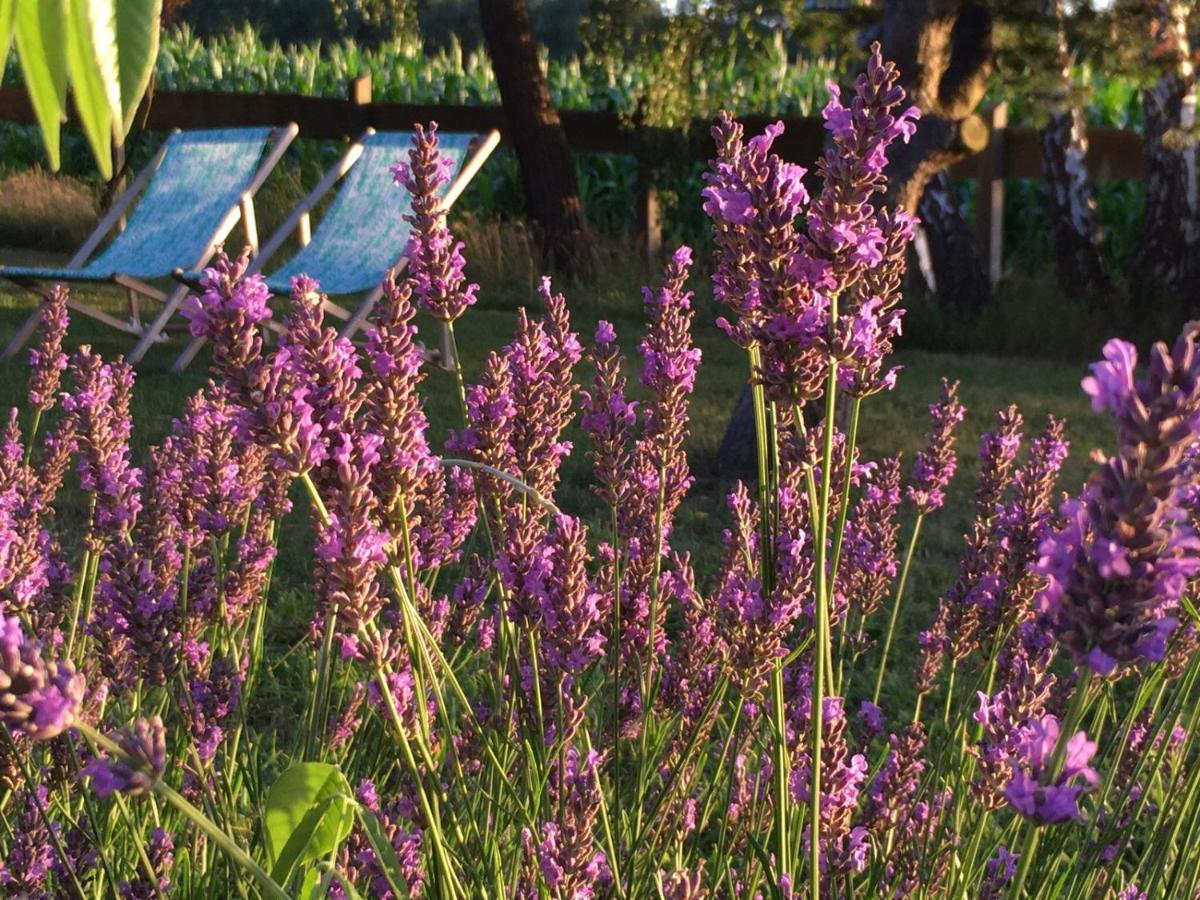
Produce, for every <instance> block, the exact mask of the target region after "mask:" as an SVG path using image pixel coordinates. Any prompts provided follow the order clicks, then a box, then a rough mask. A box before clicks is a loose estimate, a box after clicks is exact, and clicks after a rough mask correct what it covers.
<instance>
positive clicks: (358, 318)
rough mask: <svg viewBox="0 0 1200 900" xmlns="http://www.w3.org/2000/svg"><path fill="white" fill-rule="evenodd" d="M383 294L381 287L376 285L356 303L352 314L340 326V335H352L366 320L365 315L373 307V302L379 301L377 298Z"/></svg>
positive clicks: (366, 315) (368, 313) (367, 314)
mask: <svg viewBox="0 0 1200 900" xmlns="http://www.w3.org/2000/svg"><path fill="white" fill-rule="evenodd" d="M382 296H383V288H382V287H377V288H375V289H374V290H372V291H371V293H369V294H367V296H365V297H364V298H363V301H362V303H360V304H358V309H356V310H354V315H352V316H351V317H350V320H349V321H348V322H347V323H346V324H345V325H344V326H343V327H342V337H347V338H350V337H354V334H355V332H357V331H358V330H359V329H360V328H362V327H363V324H364V323H365V322H366V321H367V317H368V316H369V315H371V312H372V311H373V310H374V309H375V304H376V303H378V302H379V298H380V297H382Z"/></svg>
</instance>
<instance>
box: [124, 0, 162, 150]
mask: <svg viewBox="0 0 1200 900" xmlns="http://www.w3.org/2000/svg"><path fill="white" fill-rule="evenodd" d="M161 18H162V0H119V2H118V3H117V52H118V55H117V59H118V62H119V63H120V78H121V136H122V137H124V136H125V135H127V134H129V129H130V127H131V126H132V125H133V117H134V116H135V115H136V114H137V108H138V104H139V103H141V102H142V95H143V94H145V93H146V87H147V86H148V85H149V84H150V76H151V74H153V72H154V60H155V59H156V58H157V56H158V34H159V22H160V20H161Z"/></svg>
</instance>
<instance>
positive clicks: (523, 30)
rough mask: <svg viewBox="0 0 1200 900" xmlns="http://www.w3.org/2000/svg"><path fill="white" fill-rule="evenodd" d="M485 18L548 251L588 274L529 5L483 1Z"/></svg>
mask: <svg viewBox="0 0 1200 900" xmlns="http://www.w3.org/2000/svg"><path fill="white" fill-rule="evenodd" d="M479 16H480V21H481V24H482V26H483V35H484V40H485V41H486V43H487V49H488V54H489V55H490V56H491V58H492V68H493V70H494V71H495V73H496V84H497V86H498V87H499V88H500V99H501V104H502V105H503V107H504V117H505V120H506V121H507V123H508V126H509V131H510V135H509V136H510V137H511V139H512V142H513V146H514V147H515V149H516V151H517V163H518V166H519V168H520V170H521V184H522V187H523V188H524V192H525V205H526V207H527V208H528V211H529V215H530V217H531V218H532V219H533V220H534V222H535V224H536V226H537V230H538V233H539V237H540V239H541V243H542V251H543V253H544V254H545V255H546V257H547V258H551V259H553V261H554V264H555V266H557V267H558V268H559V269H561V270H563V271H566V272H576V271H579V270H581V269H586V268H588V253H587V247H588V242H587V240H586V226H585V220H584V215H583V204H582V203H581V202H580V199H579V187H578V185H577V184H576V180H575V168H574V166H572V164H571V152H570V148H569V147H568V146H567V136H566V133H565V132H564V131H563V127H562V122H561V121H560V120H559V117H558V110H557V109H555V108H554V103H553V102H552V101H551V99H550V88H549V86H548V85H547V84H546V76H545V73H543V72H542V67H541V64H540V63H539V61H538V51H537V43H536V42H535V41H534V38H533V26H532V24H531V22H530V19H529V11H528V10H527V9H526V7H525V0H479Z"/></svg>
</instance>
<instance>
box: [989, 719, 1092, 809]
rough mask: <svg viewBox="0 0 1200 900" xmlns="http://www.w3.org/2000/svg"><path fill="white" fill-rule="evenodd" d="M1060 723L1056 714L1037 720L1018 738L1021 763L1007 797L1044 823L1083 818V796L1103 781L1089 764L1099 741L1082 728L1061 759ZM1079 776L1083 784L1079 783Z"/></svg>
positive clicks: (1065, 746)
mask: <svg viewBox="0 0 1200 900" xmlns="http://www.w3.org/2000/svg"><path fill="white" fill-rule="evenodd" d="M1058 744H1059V724H1058V719H1057V718H1055V717H1054V716H1042V717H1041V718H1039V719H1034V720H1033V721H1031V722H1030V723H1029V724H1028V725H1026V726H1025V727H1024V728H1023V729H1021V734H1020V736H1019V737H1018V739H1017V744H1016V751H1017V759H1018V764H1017V768H1016V769H1015V771H1014V772H1013V778H1012V781H1011V782H1009V785H1008V787H1007V788H1006V789H1005V791H1004V796H1005V797H1007V798H1008V802H1009V803H1011V804H1012V806H1013V809H1015V810H1016V811H1017V812H1019V813H1020V814H1021V815H1023V816H1026V817H1028V818H1030V819H1033V820H1034V821H1037V822H1042V823H1050V824H1052V823H1055V822H1066V821H1067V820H1068V819H1077V818H1079V817H1080V812H1079V796H1080V794H1082V793H1083V792H1084V790H1086V787H1088V786H1094V785H1095V784H1096V782H1097V781H1098V780H1099V779H1098V777H1097V775H1096V772H1095V770H1094V769H1092V768H1091V766H1090V765H1088V764H1089V763H1090V762H1091V760H1092V757H1093V756H1095V754H1096V743H1095V741H1089V740H1088V736H1087V735H1086V734H1084V733H1083V732H1082V731H1078V732H1076V733H1075V734H1073V735H1071V737H1070V738H1068V739H1067V740H1066V742H1065V744H1064V745H1063V750H1062V751H1061V753H1062V757H1061V760H1057V759H1056V757H1057V756H1058V752H1059V751H1058V750H1057V748H1058ZM1076 779H1079V780H1080V781H1082V782H1083V783H1082V784H1079V783H1075V781H1076Z"/></svg>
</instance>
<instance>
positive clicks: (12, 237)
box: [0, 168, 99, 250]
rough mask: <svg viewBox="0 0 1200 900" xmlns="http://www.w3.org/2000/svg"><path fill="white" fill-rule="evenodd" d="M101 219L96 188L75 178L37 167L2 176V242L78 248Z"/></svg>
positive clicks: (0, 181)
mask: <svg viewBox="0 0 1200 900" xmlns="http://www.w3.org/2000/svg"><path fill="white" fill-rule="evenodd" d="M98 221H99V216H98V214H97V211H96V196H95V194H94V192H93V191H92V189H91V188H90V187H88V186H87V185H86V184H84V183H83V182H80V181H77V180H76V179H74V178H70V177H68V176H65V175H53V174H50V173H49V172H46V171H44V170H42V169H36V168H35V169H28V170H26V171H23V172H16V173H14V174H12V175H8V176H5V177H4V178H0V245H3V246H7V247H30V248H34V249H37V250H74V249H75V248H77V247H78V246H79V245H80V244H82V243H83V242H84V241H85V240H87V236H88V235H89V234H91V232H92V229H94V228H95V227H96V223H97V222H98Z"/></svg>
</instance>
